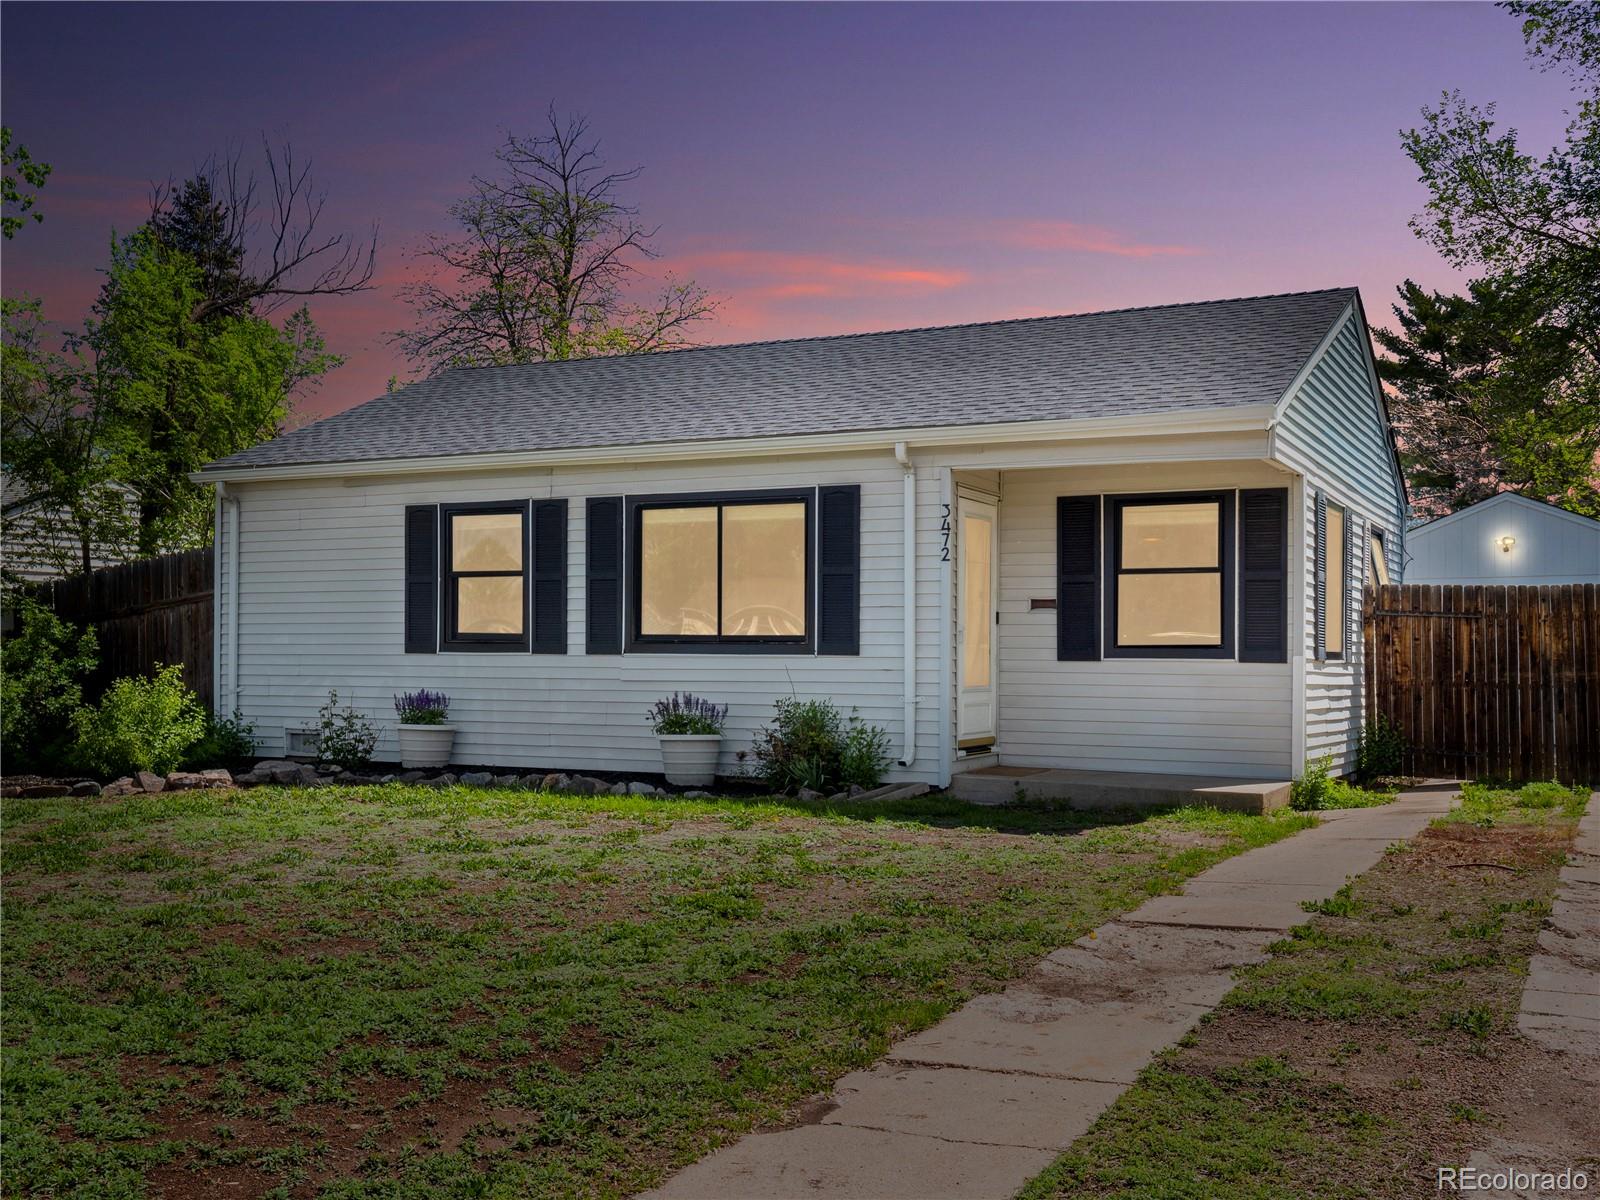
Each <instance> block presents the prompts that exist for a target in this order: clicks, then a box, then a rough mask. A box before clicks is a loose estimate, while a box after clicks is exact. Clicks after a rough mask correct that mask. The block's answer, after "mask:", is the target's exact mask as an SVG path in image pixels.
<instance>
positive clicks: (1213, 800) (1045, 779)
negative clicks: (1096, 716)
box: [950, 766, 1289, 813]
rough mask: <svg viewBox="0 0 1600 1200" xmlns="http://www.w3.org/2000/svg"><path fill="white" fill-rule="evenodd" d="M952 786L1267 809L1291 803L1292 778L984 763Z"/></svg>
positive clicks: (1008, 797) (1030, 795)
mask: <svg viewBox="0 0 1600 1200" xmlns="http://www.w3.org/2000/svg"><path fill="white" fill-rule="evenodd" d="M950 791H951V792H952V793H953V794H954V795H955V796H956V797H957V798H959V799H962V800H965V801H967V802H969V803H971V804H1010V803H1012V802H1013V801H1015V800H1019V799H1026V800H1062V801H1066V802H1067V803H1068V804H1069V805H1071V806H1072V807H1073V808H1096V809H1103V808H1166V807H1170V806H1172V805H1176V804H1209V805H1211V806H1212V807H1214V808H1222V809H1228V810H1230V811H1234V812H1250V813H1263V812H1271V811H1272V810H1274V809H1278V808H1282V807H1284V806H1285V805H1287V804H1288V803H1289V781H1288V780H1282V781H1277V780H1272V781H1262V780H1254V779H1230V778H1227V777H1225V776H1216V775H1164V774H1157V773H1155V772H1151V771H1064V770H1057V769H1054V768H1049V767H1007V766H992V767H979V768H977V769H976V770H971V771H963V772H961V773H960V774H958V775H956V776H955V777H954V778H953V779H952V780H951V781H950Z"/></svg>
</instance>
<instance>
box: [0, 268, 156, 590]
mask: <svg viewBox="0 0 1600 1200" xmlns="http://www.w3.org/2000/svg"><path fill="white" fill-rule="evenodd" d="M0 313H3V321H4V332H3V337H0V463H3V466H4V471H5V501H4V519H5V522H6V530H7V539H8V541H9V542H10V543H11V544H12V546H13V548H14V551H15V554H14V561H13V562H10V563H8V564H7V571H8V574H9V573H10V570H11V569H12V568H13V567H15V566H17V565H18V564H24V565H33V566H41V567H45V568H47V569H49V570H51V571H53V572H55V573H57V574H61V575H71V574H75V573H77V572H79V571H88V570H90V569H91V568H92V567H93V565H94V563H95V561H96V560H97V559H98V560H102V561H104V560H107V559H110V560H113V561H115V560H117V559H120V558H123V557H125V556H126V555H127V554H129V553H131V550H132V546H133V542H134V528H135V525H136V519H135V512H134V509H133V507H132V505H131V503H130V496H129V491H128V489H127V487H126V486H124V485H123V484H122V483H121V480H122V478H123V474H124V473H123V464H122V462H121V461H120V459H119V458H118V457H117V455H116V454H115V453H114V452H113V450H112V449H111V448H110V447H109V446H108V444H107V441H106V438H105V432H106V416H107V413H108V411H109V410H108V406H107V405H106V403H105V397H106V382H107V381H106V376H105V374H104V373H103V372H102V371H101V359H100V356H99V355H98V354H97V353H96V352H95V350H94V348H93V347H91V346H88V345H85V344H84V343H83V342H82V341H81V340H69V342H68V344H67V347H66V348H65V350H64V351H59V352H58V351H54V350H51V349H49V348H48V345H47V342H48V341H50V340H53V339H51V337H50V335H49V334H48V331H47V327H46V324H45V321H44V318H43V314H42V310H41V306H40V303H39V302H38V301H37V300H31V299H18V300H11V299H7V300H4V301H0Z"/></svg>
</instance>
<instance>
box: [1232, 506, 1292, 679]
mask: <svg viewBox="0 0 1600 1200" xmlns="http://www.w3.org/2000/svg"><path fill="white" fill-rule="evenodd" d="M1288 660H1289V493H1288V492H1287V491H1286V490H1285V489H1283V488H1247V489H1245V490H1244V491H1241V492H1240V493H1239V661H1240V662H1270V663H1281V662H1287V661H1288Z"/></svg>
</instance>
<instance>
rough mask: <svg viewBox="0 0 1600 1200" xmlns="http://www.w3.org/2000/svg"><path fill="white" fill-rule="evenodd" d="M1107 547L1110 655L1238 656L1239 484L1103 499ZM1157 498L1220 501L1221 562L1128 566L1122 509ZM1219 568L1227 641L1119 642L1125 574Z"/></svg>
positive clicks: (1104, 654)
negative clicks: (1236, 566) (1179, 643)
mask: <svg viewBox="0 0 1600 1200" xmlns="http://www.w3.org/2000/svg"><path fill="white" fill-rule="evenodd" d="M1101 503H1102V508H1103V519H1104V522H1105V525H1104V536H1103V537H1102V538H1101V543H1102V546H1103V547H1104V553H1105V569H1104V571H1103V579H1104V583H1103V587H1104V589H1105V603H1104V605H1103V607H1104V610H1105V612H1104V626H1105V636H1104V639H1103V641H1102V643H1101V651H1100V656H1101V658H1103V659H1106V658H1218V659H1232V658H1233V657H1234V644H1235V641H1236V633H1235V628H1234V627H1235V625H1236V624H1237V621H1238V613H1237V611H1236V604H1235V601H1234V590H1235V585H1234V577H1235V571H1234V563H1235V557H1236V554H1235V546H1234V541H1235V539H1236V538H1237V537H1238V521H1237V519H1236V513H1235V510H1236V492H1235V491H1234V490H1233V489H1231V488H1230V489H1224V490H1221V491H1210V492H1136V493H1130V494H1125V495H1118V496H1105V497H1104V498H1103V499H1102V501H1101ZM1157 504H1215V505H1216V506H1217V565H1216V566H1215V567H1135V568H1132V569H1129V570H1124V569H1123V567H1122V513H1123V510H1124V509H1127V508H1140V507H1147V506H1153V505H1157ZM1212 574H1218V575H1220V576H1221V579H1220V581H1219V582H1220V589H1219V590H1220V592H1221V605H1222V612H1221V614H1220V615H1221V626H1220V629H1221V642H1220V643H1219V644H1218V645H1215V646H1121V645H1118V644H1117V600H1118V595H1117V593H1118V588H1119V585H1120V583H1121V577H1122V576H1123V575H1212Z"/></svg>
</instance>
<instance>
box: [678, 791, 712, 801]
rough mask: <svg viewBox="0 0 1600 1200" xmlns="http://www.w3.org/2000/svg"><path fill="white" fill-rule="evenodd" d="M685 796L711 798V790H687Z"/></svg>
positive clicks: (696, 798) (685, 797) (699, 798)
mask: <svg viewBox="0 0 1600 1200" xmlns="http://www.w3.org/2000/svg"><path fill="white" fill-rule="evenodd" d="M683 798H684V799H685V800H709V799H711V793H710V792H700V791H695V792H685V793H684V794H683Z"/></svg>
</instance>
